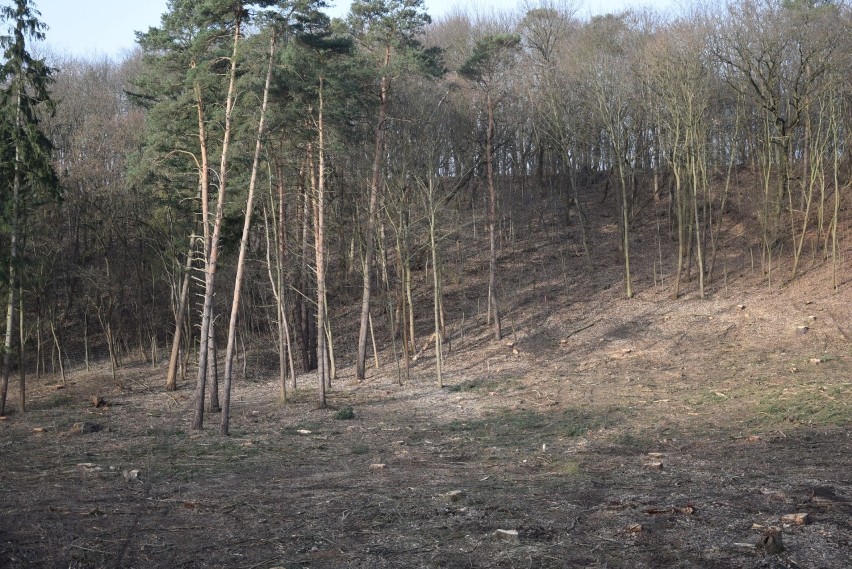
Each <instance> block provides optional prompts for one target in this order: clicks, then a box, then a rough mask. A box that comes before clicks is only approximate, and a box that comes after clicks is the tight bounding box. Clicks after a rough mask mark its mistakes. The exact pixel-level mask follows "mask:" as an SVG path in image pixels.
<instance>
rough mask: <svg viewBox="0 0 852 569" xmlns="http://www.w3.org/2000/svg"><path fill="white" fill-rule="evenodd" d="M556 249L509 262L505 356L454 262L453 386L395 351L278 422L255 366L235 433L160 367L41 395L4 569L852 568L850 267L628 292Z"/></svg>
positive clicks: (478, 286) (0, 426)
mask: <svg viewBox="0 0 852 569" xmlns="http://www.w3.org/2000/svg"><path fill="white" fill-rule="evenodd" d="M613 223H614V221H613ZM598 227H599V229H600V230H601V231H603V230H605V229H606V228H605V226H603V225H599V226H598ZM542 231H543V230H542ZM552 239H553V240H554V241H562V242H570V243H574V244H575V245H572V246H571V247H573V249H571V248H570V247H567V246H566V247H565V248H562V249H560V248H554V247H552V246H551V243H550V242H548V241H547V240H546V239H542V240H541V241H540V242H538V243H534V242H527V243H526V244H525V247H526V248H525V249H524V248H522V247H521V246H519V247H518V250H517V251H516V252H511V253H510V252H509V251H508V247H507V248H506V251H504V255H503V257H502V261H501V262H502V263H503V266H504V267H505V271H506V274H508V275H509V277H508V278H507V280H506V281H505V287H506V288H505V289H504V290H505V293H506V294H505V298H506V301H505V304H504V306H505V307H506V332H507V334H506V338H505V340H504V341H501V342H495V341H493V340H491V339H490V333H489V330H488V329H487V327H486V325H485V322H484V316H483V314H482V310H481V309H480V310H476V306H477V304H478V303H480V301H481V299H482V291H483V290H484V289H483V284H484V276H483V275H484V270H483V269H482V268H479V269H476V268H472V269H471V270H470V271H468V272H467V273H464V272H463V271H458V272H456V273H453V272H452V271H448V276H447V278H448V286H447V295H448V307H449V314H450V315H451V318H450V323H449V324H450V330H451V333H450V335H451V338H452V350H451V351H450V352H449V353H448V354H447V357H446V366H447V370H446V375H445V383H446V387H445V388H443V389H439V388H437V387H436V385H435V383H434V381H435V380H434V371H433V365H434V354H433V353H432V352H431V351H428V350H427V351H426V352H425V355H424V357H422V358H421V359H419V360H418V361H417V362H416V363H415V364H414V365H413V367H412V369H411V374H410V377H409V378H408V379H407V380H405V381H404V383H403V385H402V386H399V385H396V380H397V375H396V366H395V365H394V364H393V363H392V361H391V356H390V354H391V353H392V352H391V350H390V349H389V347H386V349H384V350H383V351H382V352H381V357H382V361H383V364H384V365H383V367H382V368H381V369H380V370H373V369H371V370H370V371H369V377H368V379H367V381H365V382H362V383H359V382H355V381H354V380H352V379H351V378H352V377H353V376H354V372H353V369H351V368H349V367H343V368H342V369H340V370H339V377H340V380H338V381H337V382H336V383H335V385H334V388H333V390H332V391H331V394H330V399H329V401H330V404H331V406H332V408H330V409H327V410H317V409H316V406H315V396H314V382H315V379H314V376H313V375H311V376H304V377H301V378H300V384H301V386H302V388H301V389H300V390H299V391H297V392H296V393H295V394H292V395H293V396H292V397H291V400H290V401H289V402H288V403H287V404H286V405H282V404H281V403H280V402H279V401H278V400H277V386H276V384H275V380H274V378H273V375H274V374H273V373H272V372H263V373H261V372H257V373H253V372H252V371H251V368H249V370H250V371H249V374H248V375H249V377H248V380H241V381H239V382H237V384H236V386H235V393H234V402H233V404H234V408H233V417H232V423H231V431H232V436H230V437H227V438H224V437H221V436H219V435H218V425H217V421H218V416H217V415H212V416H208V426H207V429H206V430H205V431H204V432H203V433H202V434H192V433H191V432H190V431H189V421H190V414H191V413H190V410H189V407H190V403H191V389H190V388H189V387H188V386H183V387H182V389H181V390H180V391H178V392H176V393H174V394H167V393H164V392H163V390H162V385H163V382H164V380H163V378H164V375H165V373H164V369H163V368H162V367H158V368H156V369H153V368H152V367H151V365H150V364H147V365H143V364H139V365H138V366H136V367H130V368H125V369H123V370H121V375H120V380H121V384H120V385H114V384H113V383H112V379H111V375H110V373H109V371H108V369H106V368H102V369H98V370H94V371H92V372H89V373H84V372H79V371H78V372H75V373H72V374H71V376H70V382H69V384H68V385H67V386H65V387H63V388H61V389H60V386H58V385H57V381H58V380H57V379H56V378H47V379H45V380H42V381H40V382H32V383H31V385H30V393H31V405H30V411H29V412H28V413H27V414H26V415H24V416H21V415H19V414H11V415H10V416H9V417H8V418H7V419H5V420H2V421H0V492H2V495H0V566H2V567H10V568H12V567H57V568H59V567H62V568H68V567H77V568H83V567H116V568H119V567H121V568H127V567H138V568H147V567H164V568H166V567H168V568H177V567H226V568H241V569H272V568H288V569H290V568H297V567H317V568H340V567H353V568H355V567H357V568H372V567H376V568H378V567H398V568H414V567H451V568H462V567H482V568H486V567H493V568H497V567H505V568H510V567H512V568H514V567H533V568H543V567H601V568H602V567H624V568H645V567H647V568H653V567H718V568H730V567H773V568H782V567H787V568H794V567H813V568H816V567H819V568H824V569H847V568H848V567H850V566H852V430H850V426H852V373H850V372H852V345H850V342H849V338H850V336H852V321H851V320H850V318H849V317H850V307H851V306H852V284H850V275H849V274H848V273H849V270H848V269H845V273H844V274H842V275H841V279H840V282H841V286H840V288H839V290H838V291H836V292H835V291H833V290H832V289H831V286H830V284H829V283H830V282H831V270H830V267H828V266H826V265H817V266H816V267H815V268H813V267H808V268H806V272H805V274H804V275H803V276H801V277H799V278H797V279H796V280H794V281H792V282H790V283H787V284H785V283H783V282H781V279H780V276H781V275H784V274H788V273H782V272H781V271H780V270H777V274H778V275H779V277H777V278H775V281H776V282H774V283H773V285H772V287H771V288H770V287H769V286H768V279H767V277H766V276H764V275H762V274H759V273H760V272H759V270H757V271H752V270H751V269H750V263H749V262H748V261H746V260H743V259H740V260H739V261H738V262H737V263H734V262H733V261H732V262H731V265H730V267H726V269H725V271H726V273H725V284H724V286H723V285H722V284H720V283H719V282H718V281H720V280H721V278H717V283H716V284H715V285H714V286H715V288H714V289H713V290H712V291H711V292H710V295H709V298H708V299H707V300H698V299H697V298H695V296H696V295H695V290H694V289H695V283H694V282H693V283H688V285H687V287H686V288H687V289H688V295H687V296H686V297H685V298H682V299H681V300H678V301H672V300H670V299H669V296H670V294H671V288H670V286H669V283H666V286H665V287H662V286H656V285H655V284H654V279H653V278H652V277H651V275H650V274H648V275H644V276H642V275H641V274H640V276H639V278H638V279H637V281H638V282H637V290H638V291H639V292H638V294H637V297H636V298H635V299H632V300H626V299H624V298H622V296H623V294H622V288H621V285H620V284H619V282H620V281H619V279H620V266H619V264H618V252H617V251H615V250H611V251H609V250H608V251H606V252H605V254H601V252H600V251H598V256H596V257H595V265H596V267H597V269H596V271H594V275H595V277H594V278H595V279H597V280H596V281H595V282H594V283H590V282H589V281H588V279H589V278H590V277H588V275H589V274H590V271H588V270H587V269H586V268H585V261H584V260H583V259H582V258H580V257H578V256H577V250H576V249H577V247H576V243H577V242H578V241H577V240H576V239H573V240H566V239H565V237H564V236H561V237H560V236H559V235H556V234H554V235H553V237H552ZM645 239H646V241H649V242H650V241H652V240H653V238H652V237H645ZM642 254H643V253H641V252H639V253H637V259H638V261H637V266H638V265H639V264H640V263H641V265H642V266H652V262H651V261H650V259H653V258H654V256H655V255H656V254H657V252H656V251H655V250H654V249H653V248H649V249H648V250H646V251H645V252H644V254H645V255H646V256H647V259H645V260H644V261H643V260H642V256H641V255H642ZM845 266H848V263H847V264H846V265H845ZM607 278H609V279H610V284H609V285H608V284H607V283H606V282H604V281H602V280H601V279H607ZM584 279H586V280H584ZM471 291H473V292H471ZM476 294H478V295H479V296H478V297H477V296H476ZM423 296H424V298H426V297H427V294H426V289H424V291H423ZM426 306H428V305H426ZM480 306H481V304H480ZM465 311H467V314H466V315H464V314H465ZM424 313H425V306H424ZM423 320H424V322H426V319H425V317H424V319H423ZM342 337H343V340H342V341H341V343H342V344H345V342H346V338H345V335H343V336H342ZM341 352H343V353H344V356H343V357H341V363H347V362H348V361H349V360H351V358H350V357H348V354H346V352H345V349H342V350H341ZM344 360H345V361H344ZM93 397H101V398H102V399H103V400H104V402H105V403H106V405H105V406H102V407H95V405H94V404H93ZM15 403H16V401H15V399H14V397H13V398H11V399H10V406H11V407H12V408H14V406H15ZM348 406H351V407H352V409H353V411H354V418H352V419H349V420H338V419H335V414H336V413H337V411H339V410H340V409H343V408H345V407H348ZM788 514H807V518H808V519H807V522H808V523H805V524H802V525H796V524H795V523H784V521H783V520H782V517H783V516H785V515H788ZM771 527H776V528H778V530H779V531H780V532H781V536H782V539H783V545H784V550H783V551H782V552H780V553H776V552H773V551H772V548H771V546H770V551H769V552H767V551H766V550H761V549H760V548H758V547H756V544H758V542H759V541H760V540H761V538H762V536H763V535H764V533H765V532H766V531H767V530H768V529H769V528H771ZM498 530H507V531H505V532H498ZM514 532H517V533H514Z"/></svg>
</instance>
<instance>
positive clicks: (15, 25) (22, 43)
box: [0, 0, 58, 415]
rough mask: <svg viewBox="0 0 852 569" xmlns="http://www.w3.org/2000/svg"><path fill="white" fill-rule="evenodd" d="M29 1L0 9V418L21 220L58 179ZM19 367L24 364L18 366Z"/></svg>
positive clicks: (37, 29)
mask: <svg viewBox="0 0 852 569" xmlns="http://www.w3.org/2000/svg"><path fill="white" fill-rule="evenodd" d="M40 15H41V14H40V13H39V12H38V10H36V9H35V8H34V7H33V5H32V3H31V2H30V1H29V0H15V2H14V3H13V4H12V5H11V6H3V7H2V8H0V18H2V19H3V21H4V22H6V23H7V25H8V27H9V29H8V34H7V35H4V36H2V37H0V47H2V49H3V59H4V61H3V64H2V66H0V85H2V86H3V88H2V91H0V120H2V136H3V139H2V146H0V152H2V169H3V176H2V179H3V186H2V188H0V191H2V196H3V212H2V213H3V221H4V225H5V227H4V229H5V230H6V233H7V234H8V246H9V249H8V273H7V274H6V275H5V276H6V284H7V286H8V304H7V308H6V334H5V342H4V345H3V348H4V349H3V378H2V385H0V415H2V414H3V412H4V410H5V406H6V394H7V391H8V387H9V373H10V371H11V368H12V343H13V338H14V336H15V309H16V308H17V306H18V302H19V300H18V291H19V289H20V286H21V283H20V271H21V242H22V239H23V237H24V227H25V224H24V220H25V219H26V215H27V212H28V210H29V209H30V208H32V207H33V206H34V205H36V204H37V203H38V201H39V199H40V198H43V197H44V196H46V195H49V194H51V193H54V194H58V183H57V177H56V173H55V172H54V170H53V166H52V163H51V153H52V146H51V144H50V141H49V140H48V139H47V137H45V135H44V133H43V132H42V130H41V128H40V125H39V112H40V109H41V108H47V109H49V110H52V104H51V101H50V94H49V92H48V86H49V84H50V80H51V74H52V73H53V69H51V68H50V67H48V66H47V65H46V64H45V62H44V60H41V59H37V58H34V57H33V56H32V55H31V54H30V53H29V51H28V50H27V42H28V40H42V39H44V30H45V28H46V26H45V24H44V23H42V22H41V21H40V20H39V16H40ZM19 365H23V362H19ZM23 378H24V375H23V373H22V374H21V410H22V411H23V410H24V409H25V406H26V397H25V385H24V380H23Z"/></svg>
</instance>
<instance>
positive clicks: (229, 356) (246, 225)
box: [221, 31, 275, 435]
mask: <svg viewBox="0 0 852 569" xmlns="http://www.w3.org/2000/svg"><path fill="white" fill-rule="evenodd" d="M235 56H236V54H235ZM274 57H275V32H274V31H273V32H272V33H271V37H270V39H269V65H268V67H267V69H266V83H265V85H264V86H263V102H262V103H261V105H260V120H259V121H258V125H257V139H256V140H255V145H254V160H253V162H252V165H251V178H250V180H249V192H248V198H247V199H246V214H245V220H244V222H243V234H242V237H241V238H240V254H239V258H238V260H237V275H236V279H235V281H234V299H233V302H232V303H231V319H230V322H229V325H228V347H227V351H226V352H225V390H224V397H223V400H224V401H223V405H222V424H221V431H222V434H223V435H227V434H228V428H229V423H230V419H231V382H232V378H233V365H234V345H235V342H236V336H237V317H238V316H239V311H240V294H241V292H242V287H243V272H244V270H245V260H246V250H247V249H248V238H249V229H250V228H251V218H252V210H253V208H254V189H255V186H256V185H257V171H258V169H259V165H260V150H261V148H262V147H263V125H264V121H265V120H266V106H267V103H268V102H269V85H270V83H271V82H272V62H273V59H274ZM235 59H236V57H235Z"/></svg>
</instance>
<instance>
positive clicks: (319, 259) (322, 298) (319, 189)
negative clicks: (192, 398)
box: [311, 77, 369, 409]
mask: <svg viewBox="0 0 852 569" xmlns="http://www.w3.org/2000/svg"><path fill="white" fill-rule="evenodd" d="M324 134H325V133H324V125H323V78H322V77H320V80H319V113H318V117H317V138H318V145H319V146H318V148H317V154H318V157H317V161H318V163H319V173H318V180H317V182H316V196H315V200H316V201H315V202H314V215H315V219H314V231H315V233H316V236H315V239H314V248H315V250H316V272H317V362H318V367H319V391H318V395H319V400H318V404H319V408H320V409H325V407H326V395H325V391H326V385H327V382H328V381H329V369H328V358H327V349H326V330H325V315H326V292H325V234H324V230H325V227H324V225H325V140H324ZM311 172H312V175H313V168H311ZM312 185H313V184H312ZM366 274H368V273H366ZM368 308H369V299H368ZM365 347H366V344H365ZM359 358H360V354H359ZM359 361H360V359H359Z"/></svg>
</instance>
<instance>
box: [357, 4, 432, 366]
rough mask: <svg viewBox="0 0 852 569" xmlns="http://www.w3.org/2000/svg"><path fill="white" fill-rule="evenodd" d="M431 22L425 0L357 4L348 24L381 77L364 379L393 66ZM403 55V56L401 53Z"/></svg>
mask: <svg viewBox="0 0 852 569" xmlns="http://www.w3.org/2000/svg"><path fill="white" fill-rule="evenodd" d="M430 21H431V18H429V16H428V14H426V13H425V12H424V11H423V0H355V2H353V3H352V7H351V13H350V16H349V22H350V25H351V27H352V33H353V35H354V36H355V37H356V39H357V41H358V43H359V45H360V46H361V47H362V48H363V49H365V50H366V51H367V52H368V53H369V54H370V55H371V60H372V61H373V62H374V63H375V65H376V69H377V73H378V75H379V85H378V87H379V88H378V96H379V97H378V115H377V117H376V131H375V144H374V150H373V167H372V173H371V176H370V196H369V206H368V207H369V211H368V213H367V226H366V228H365V251H364V266H363V269H364V274H363V277H364V280H363V294H362V297H361V324H360V328H359V332H358V352H357V354H356V363H355V375H356V378H357V379H364V377H365V371H366V361H367V330H368V328H369V322H370V298H371V295H372V264H373V257H374V255H375V247H374V243H373V238H374V234H375V232H376V212H377V210H378V202H379V189H380V185H381V175H382V160H383V158H384V148H385V144H384V141H385V139H384V130H385V120H386V113H387V103H388V89H389V88H390V83H391V73H392V64H393V63H394V56H395V55H405V54H406V52H409V53H410V52H411V51H413V50H416V49H417V48H419V43H418V42H417V40H416V38H417V37H418V36H419V35H420V34H421V33H422V32H423V27H424V26H425V25H426V24H428V23H429V22H430ZM399 52H401V53H399Z"/></svg>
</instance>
